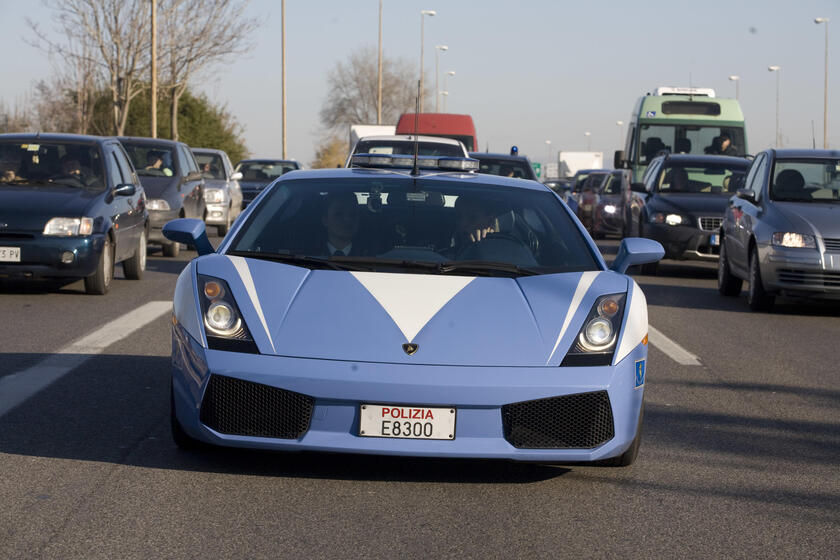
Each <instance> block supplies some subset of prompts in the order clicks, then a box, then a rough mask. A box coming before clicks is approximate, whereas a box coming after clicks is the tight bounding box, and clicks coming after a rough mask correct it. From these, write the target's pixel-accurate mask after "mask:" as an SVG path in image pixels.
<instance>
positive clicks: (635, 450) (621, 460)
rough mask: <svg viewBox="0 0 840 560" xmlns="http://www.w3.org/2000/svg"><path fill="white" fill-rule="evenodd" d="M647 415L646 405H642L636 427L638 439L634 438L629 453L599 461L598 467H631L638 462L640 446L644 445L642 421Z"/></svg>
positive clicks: (628, 449)
mask: <svg viewBox="0 0 840 560" xmlns="http://www.w3.org/2000/svg"><path fill="white" fill-rule="evenodd" d="M644 415H645V403H644V402H643V403H642V408H641V410H639V423H638V425H637V426H636V437H634V438H633V443H631V444H630V447H628V448H627V451H625V452H624V453H622V454H621V455H619V456H618V457H613V458H611V459H604V460H603V461H599V462H598V465H600V466H603V467H629V466H630V465H632V464H633V463H635V462H636V457H638V456H639V446H641V444H642V420H643V418H644Z"/></svg>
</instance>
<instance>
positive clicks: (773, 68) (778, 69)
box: [767, 66, 782, 148]
mask: <svg viewBox="0 0 840 560" xmlns="http://www.w3.org/2000/svg"><path fill="white" fill-rule="evenodd" d="M767 71H768V72H775V73H776V147H777V148H779V147H781V145H782V136H781V133H780V132H779V94H780V86H779V81H780V78H779V76H781V75H782V67H781V66H768V67H767Z"/></svg>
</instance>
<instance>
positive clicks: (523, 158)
mask: <svg viewBox="0 0 840 560" xmlns="http://www.w3.org/2000/svg"><path fill="white" fill-rule="evenodd" d="M470 157H471V158H475V159H498V160H504V161H521V162H523V163H529V162H528V157H527V156H512V155H510V154H494V153H491V152H470Z"/></svg>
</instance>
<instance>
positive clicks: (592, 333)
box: [560, 293, 626, 366]
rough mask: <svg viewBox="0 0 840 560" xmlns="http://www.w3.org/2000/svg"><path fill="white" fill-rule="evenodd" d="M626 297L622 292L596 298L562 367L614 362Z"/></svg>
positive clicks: (599, 364)
mask: <svg viewBox="0 0 840 560" xmlns="http://www.w3.org/2000/svg"><path fill="white" fill-rule="evenodd" d="M625 299H626V294H623V293H622V294H610V295H605V296H601V297H599V298H598V299H597V300H595V304H594V305H593V306H592V309H591V310H590V312H589V315H588V316H587V317H586V320H585V321H584V322H583V327H581V329H580V331H579V332H578V335H577V337H576V338H575V343H574V344H573V345H572V348H571V349H570V350H569V353H568V354H566V357H565V358H564V359H563V363H562V364H560V365H561V366H603V365H609V364H610V363H611V362H612V358H613V353H614V352H615V346H616V342H617V340H618V331H619V330H620V329H621V320H622V317H623V316H624V301H625Z"/></svg>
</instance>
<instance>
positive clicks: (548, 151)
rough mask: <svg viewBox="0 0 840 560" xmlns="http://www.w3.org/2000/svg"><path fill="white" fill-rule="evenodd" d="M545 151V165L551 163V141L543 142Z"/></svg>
mask: <svg viewBox="0 0 840 560" xmlns="http://www.w3.org/2000/svg"><path fill="white" fill-rule="evenodd" d="M545 151H546V158H545V162H546V163H551V140H546V141H545Z"/></svg>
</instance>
